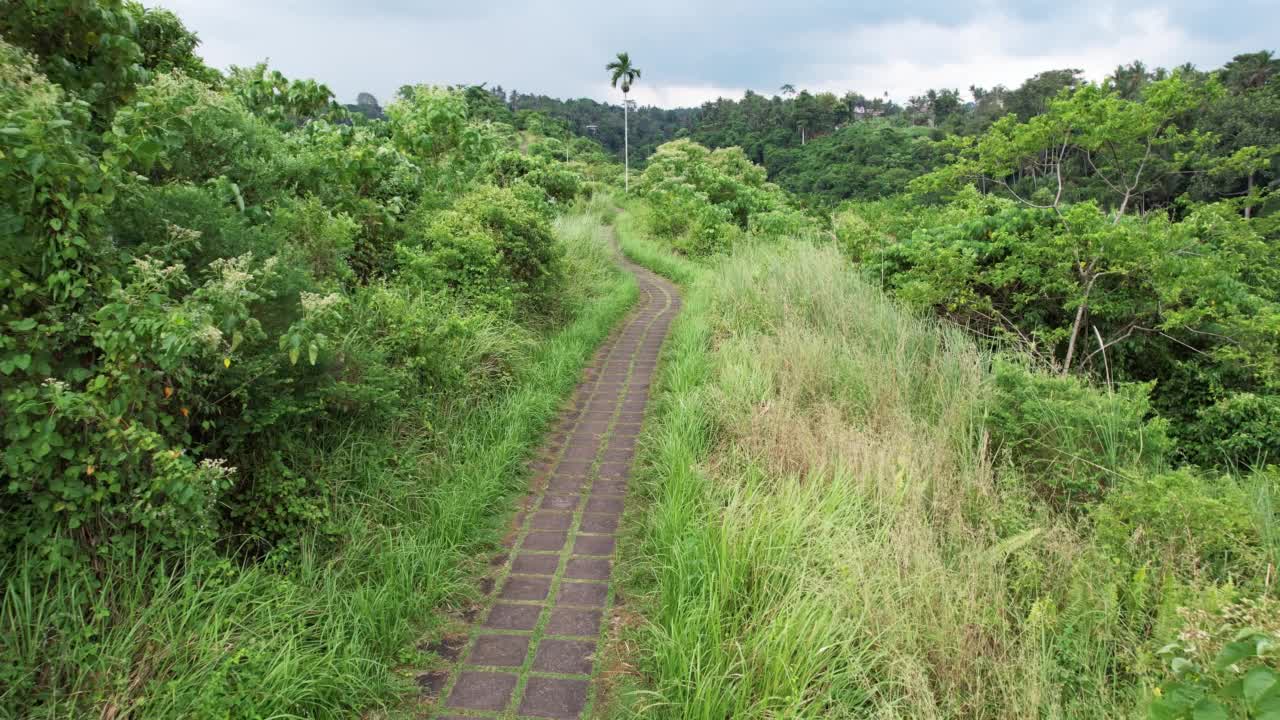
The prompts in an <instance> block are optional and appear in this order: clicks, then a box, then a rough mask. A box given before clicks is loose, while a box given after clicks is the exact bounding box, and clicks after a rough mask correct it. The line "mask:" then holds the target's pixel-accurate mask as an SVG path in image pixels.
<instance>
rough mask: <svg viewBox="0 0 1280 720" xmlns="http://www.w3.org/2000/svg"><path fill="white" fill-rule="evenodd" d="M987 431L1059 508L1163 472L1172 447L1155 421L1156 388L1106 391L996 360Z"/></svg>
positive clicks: (1100, 496)
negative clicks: (1132, 477) (1151, 396)
mask: <svg viewBox="0 0 1280 720" xmlns="http://www.w3.org/2000/svg"><path fill="white" fill-rule="evenodd" d="M992 379H993V381H994V394H993V397H992V406H991V408H990V411H989V414H988V418H987V425H988V427H989V428H990V431H991V439H992V444H993V446H994V447H995V448H996V449H997V450H1001V451H1005V452H1007V453H1008V454H1009V456H1010V459H1011V460H1012V461H1013V464H1014V465H1015V466H1016V467H1018V469H1019V471H1020V472H1021V474H1022V476H1023V478H1024V479H1025V481H1026V482H1028V483H1030V484H1031V485H1032V486H1033V487H1035V488H1036V490H1037V491H1038V492H1039V494H1040V495H1041V496H1043V497H1044V498H1045V499H1046V500H1049V501H1050V502H1053V503H1054V504H1055V505H1057V506H1058V507H1060V508H1064V509H1065V508H1070V507H1072V506H1074V505H1078V504H1080V503H1089V502H1093V501H1096V500H1099V499H1101V498H1102V497H1103V496H1104V495H1105V494H1106V492H1107V491H1108V490H1109V489H1110V488H1111V487H1113V486H1115V485H1117V484H1120V483H1123V482H1124V480H1125V477H1126V475H1127V474H1128V473H1130V472H1134V471H1141V470H1145V469H1148V468H1153V467H1154V468H1159V467H1160V465H1161V464H1162V463H1163V462H1164V461H1165V456H1166V454H1167V452H1168V449H1169V441H1168V439H1167V437H1166V434H1165V427H1164V425H1165V424H1164V423H1163V422H1161V421H1158V420H1157V421H1152V420H1148V413H1149V411H1150V406H1149V404H1148V402H1147V392H1148V391H1149V388H1148V387H1146V386H1140V385H1126V386H1120V387H1118V388H1116V389H1115V391H1114V392H1102V391H1099V390H1098V389H1096V388H1093V387H1090V386H1089V384H1088V383H1087V382H1086V381H1084V380H1082V379H1080V378H1076V377H1070V376H1067V377H1061V376H1056V375H1052V374H1048V373H1043V372H1033V371H1030V370H1028V369H1026V368H1025V367H1022V366H1021V365H1018V364H1015V363H1011V362H1007V361H997V362H996V363H995V365H994V368H993V372H992Z"/></svg>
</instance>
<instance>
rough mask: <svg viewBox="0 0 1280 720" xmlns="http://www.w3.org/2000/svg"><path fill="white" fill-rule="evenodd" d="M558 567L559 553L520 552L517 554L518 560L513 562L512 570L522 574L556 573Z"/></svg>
mask: <svg viewBox="0 0 1280 720" xmlns="http://www.w3.org/2000/svg"><path fill="white" fill-rule="evenodd" d="M558 567H560V556H559V555H539V554H536V553H520V554H519V555H517V556H516V561H515V562H513V563H511V572H513V573H520V574H522V575H555V574H556V568H558Z"/></svg>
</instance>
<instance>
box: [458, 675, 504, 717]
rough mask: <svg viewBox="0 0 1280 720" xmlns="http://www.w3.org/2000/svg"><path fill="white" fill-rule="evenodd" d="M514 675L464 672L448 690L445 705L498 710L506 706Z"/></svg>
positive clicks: (467, 708) (469, 708) (468, 708)
mask: <svg viewBox="0 0 1280 720" xmlns="http://www.w3.org/2000/svg"><path fill="white" fill-rule="evenodd" d="M516 679H517V678H516V676H515V675H512V674H511V673H493V672H476V671H470V672H464V673H462V674H461V675H459V676H458V682H457V683H455V684H454V686H453V690H451V691H450V692H449V699H448V700H447V701H445V705H446V706H447V707H451V708H463V709H466V710H490V711H493V712H498V711H500V710H503V709H504V708H506V707H507V703H508V702H509V701H510V700H511V692H512V691H513V690H515V689H516Z"/></svg>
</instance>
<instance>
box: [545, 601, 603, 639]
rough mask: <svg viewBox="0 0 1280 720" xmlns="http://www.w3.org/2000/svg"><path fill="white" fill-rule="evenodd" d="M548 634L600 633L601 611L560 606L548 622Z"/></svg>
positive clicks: (583, 634) (586, 635)
mask: <svg viewBox="0 0 1280 720" xmlns="http://www.w3.org/2000/svg"><path fill="white" fill-rule="evenodd" d="M547 634H548V635H574V636H578V637H595V636H596V635H599V634H600V611H599V610H590V609H585V608H571V607H558V608H556V609H554V610H552V611H551V620H550V621H548V622H547Z"/></svg>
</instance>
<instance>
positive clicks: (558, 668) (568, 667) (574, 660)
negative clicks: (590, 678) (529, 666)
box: [533, 638, 596, 675]
mask: <svg viewBox="0 0 1280 720" xmlns="http://www.w3.org/2000/svg"><path fill="white" fill-rule="evenodd" d="M595 654H596V643H595V641H594V640H555V639H550V638H548V639H546V640H543V641H542V642H540V643H538V652H537V654H536V655H534V657H533V669H534V670H536V671H537V672H545V673H557V674H560V675H590V674H591V665H592V663H593V662H594V661H595Z"/></svg>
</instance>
